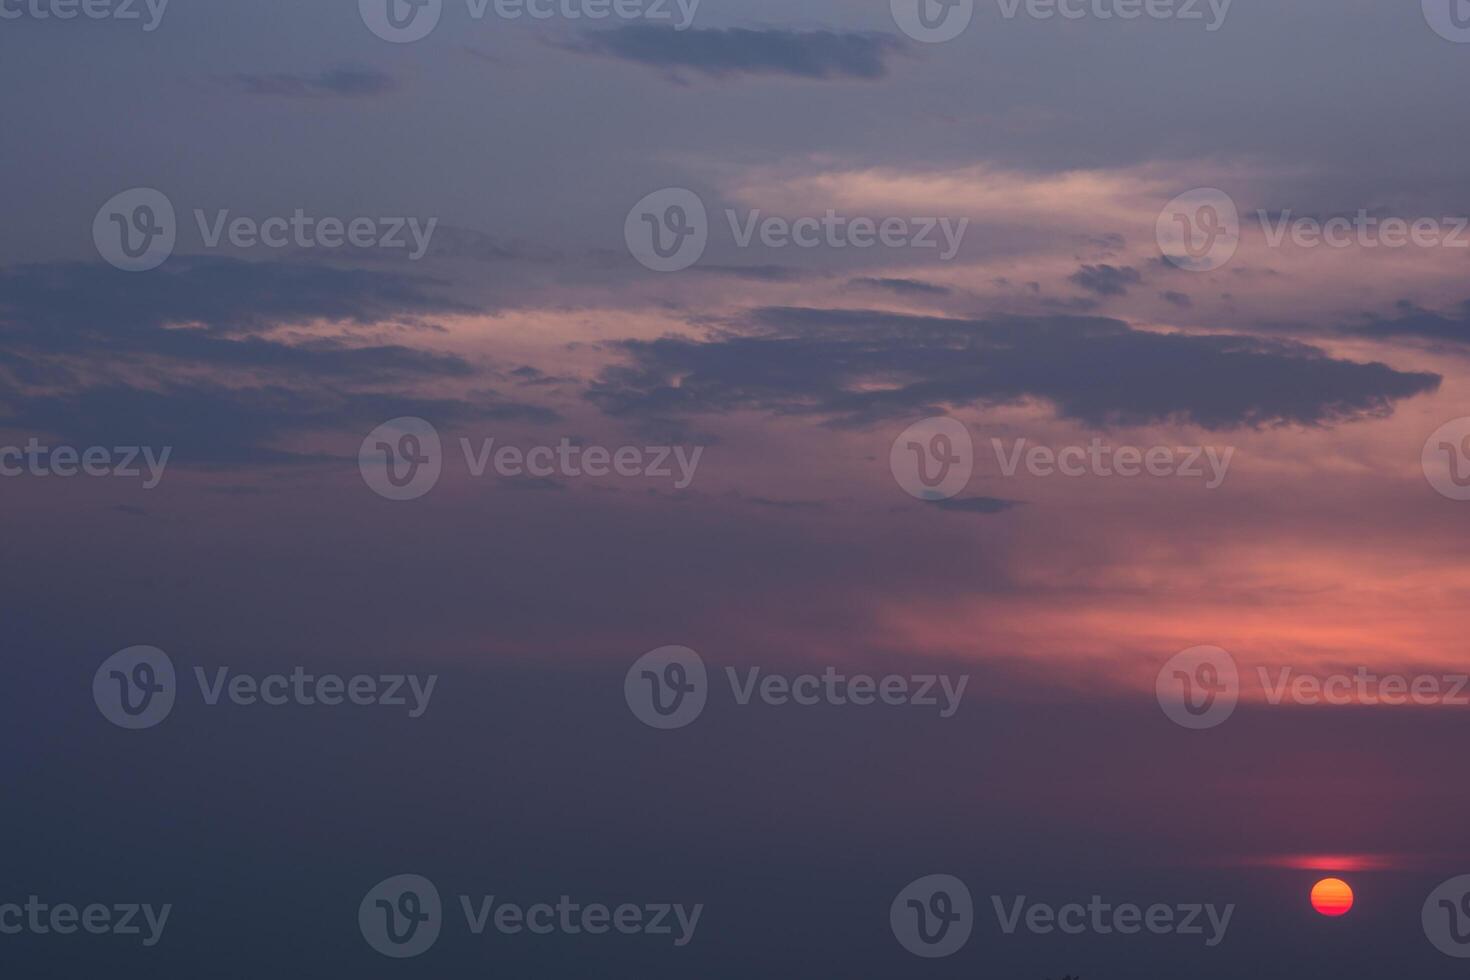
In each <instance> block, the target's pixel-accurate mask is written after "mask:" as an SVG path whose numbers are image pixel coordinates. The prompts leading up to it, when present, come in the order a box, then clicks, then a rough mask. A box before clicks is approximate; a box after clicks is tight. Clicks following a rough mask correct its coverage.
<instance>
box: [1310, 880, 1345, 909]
mask: <svg viewBox="0 0 1470 980" xmlns="http://www.w3.org/2000/svg"><path fill="white" fill-rule="evenodd" d="M1352 907H1353V890H1352V889H1351V888H1350V887H1348V883H1347V882H1345V881H1343V880H1342V879H1341V878H1323V879H1322V880H1321V881H1319V882H1317V883H1316V884H1315V885H1313V886H1312V908H1314V909H1316V910H1317V911H1318V912H1321V913H1322V914H1323V915H1330V916H1339V915H1346V914H1347V911H1348V909H1350V908H1352Z"/></svg>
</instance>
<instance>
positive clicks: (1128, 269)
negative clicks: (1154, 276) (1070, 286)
mask: <svg viewBox="0 0 1470 980" xmlns="http://www.w3.org/2000/svg"><path fill="white" fill-rule="evenodd" d="M1067 278H1068V280H1070V281H1071V282H1075V283H1076V284H1077V285H1079V286H1081V287H1082V288H1083V289H1087V290H1091V291H1092V292H1094V293H1097V294H1098V295H1099V296H1123V295H1125V294H1126V293H1127V292H1128V287H1129V286H1136V285H1138V284H1139V283H1141V282H1143V276H1141V275H1139V274H1138V270H1137V269H1135V268H1133V267H1132V266H1128V265H1125V266H1123V267H1122V268H1119V267H1117V266H1112V265H1084V266H1083V267H1082V268H1080V269H1078V270H1077V271H1076V272H1074V273H1072V274H1071V275H1070V276H1068V277H1067Z"/></svg>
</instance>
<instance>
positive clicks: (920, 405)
mask: <svg viewBox="0 0 1470 980" xmlns="http://www.w3.org/2000/svg"><path fill="white" fill-rule="evenodd" d="M621 347H622V349H623V350H624V352H625V353H626V355H627V356H628V358H629V363H627V364H623V365H618V366H614V367H610V368H607V369H605V370H604V371H603V373H602V374H601V375H600V376H599V377H598V378H597V379H596V381H595V382H594V383H593V384H592V385H591V386H590V388H589V391H588V397H589V398H591V399H592V400H593V401H594V402H595V403H596V404H598V405H599V406H600V407H602V408H603V410H604V411H606V412H609V413H611V414H613V415H636V416H645V417H647V416H652V417H666V416H670V415H677V414H693V413H700V412H726V411H733V410H740V409H755V410H763V411H768V412H774V413H778V414H792V415H811V416H820V417H825V418H826V419H828V420H830V421H831V422H832V423H833V424H839V425H856V426H861V425H870V424H873V423H876V422H879V421H883V420H895V419H901V418H910V417H913V416H914V415H916V414H922V413H928V414H936V413H938V412H940V411H942V410H943V409H944V407H945V406H951V407H959V406H967V405H979V406H985V405H999V404H1010V403H1016V402H1020V401H1022V400H1025V399H1041V400H1044V401H1046V402H1049V403H1050V404H1051V405H1052V406H1053V408H1054V410H1055V411H1056V413H1057V414H1058V415H1059V416H1061V417H1064V418H1068V419H1073V420H1076V421H1079V422H1083V423H1085V424H1087V425H1090V426H1095V427H1107V426H1112V425H1143V424H1151V423H1159V422H1175V423H1187V424H1194V425H1198V426H1201V427H1204V428H1206V429H1228V428H1235V427H1262V426H1272V425H1280V424H1297V425H1309V426H1310V425H1324V424H1329V423H1335V422H1346V421H1352V420H1355V419H1360V418H1367V417H1378V416H1384V415H1387V414H1390V413H1391V411H1392V408H1393V403H1394V402H1395V401H1397V400H1399V399H1403V398H1408V397H1410V396H1413V395H1417V394H1421V393H1424V392H1429V391H1433V390H1435V389H1436V388H1437V387H1438V386H1439V383H1440V380H1441V379H1440V378H1439V376H1438V375H1434V374H1427V373H1420V372H1403V371H1397V370H1395V369H1393V368H1391V367H1389V366H1387V365H1385V364H1380V363H1359V362H1354V361H1347V360H1340V359H1335V358H1332V357H1329V356H1327V355H1326V354H1325V353H1324V352H1323V351H1322V350H1320V349H1318V348H1315V347H1311V346H1308V345H1306V344H1301V343H1297V342H1293V341H1285V340H1277V339H1265V338H1258V337H1248V336H1236V335H1195V334H1182V333H1154V332H1148V331H1142V330H1136V329H1134V328H1132V327H1130V326H1129V325H1128V324H1126V323H1123V322H1122V321H1119V320H1114V319H1110V318H1106V317H1086V316H1072V315H1063V314H1058V315H1054V316H1049V317H1045V316H1042V317H1031V316H1005V317H995V318H990V319H951V318H943V317H923V316H907V315H901V314H896V313H890V312H886V311H881V310H833V309H810V308H794V307H767V308H763V309H758V310H755V311H753V312H752V313H751V314H750V315H749V317H748V320H747V321H746V322H745V323H744V324H742V325H740V326H737V327H735V328H726V329H723V330H720V331H718V332H715V333H712V334H710V335H709V336H708V337H706V338H705V339H694V338H687V337H664V338H660V339H656V340H629V341H624V342H623V343H622V345H621Z"/></svg>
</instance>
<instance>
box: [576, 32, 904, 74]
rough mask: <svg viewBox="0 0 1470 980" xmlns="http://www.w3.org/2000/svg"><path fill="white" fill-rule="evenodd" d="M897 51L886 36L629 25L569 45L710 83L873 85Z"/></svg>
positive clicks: (595, 34)
mask: <svg viewBox="0 0 1470 980" xmlns="http://www.w3.org/2000/svg"><path fill="white" fill-rule="evenodd" d="M900 47H901V44H900V42H899V41H898V40H897V39H896V38H893V37H890V36H888V35H885V34H868V33H850V32H848V33H838V32H834V31H786V30H777V29H758V30H751V29H747V28H710V29H704V30H700V29H694V30H682V31H681V30H675V29H674V28H672V27H655V26H653V25H649V24H630V25H627V26H625V27H618V28H614V29H613V30H608V31H598V32H595V33H590V34H586V35H583V37H582V39H581V40H579V41H577V42H574V43H573V44H570V45H568V48H569V49H570V50H573V51H576V52H578V53H581V54H593V55H603V56H606V57H611V58H619V59H622V60H624V61H632V62H636V63H638V64H642V65H652V66H656V67H660V68H685V69H689V70H691V71H696V72H699V73H701V74H704V75H709V76H712V77H715V78H727V77H731V76H736V75H790V76H794V77H797V78H814V79H828V78H856V79H863V80H872V79H876V78H882V77H883V76H884V75H885V74H886V73H887V67H886V65H885V64H884V58H885V57H886V56H887V55H888V54H889V53H891V52H893V51H896V50H898V49H899V48H900Z"/></svg>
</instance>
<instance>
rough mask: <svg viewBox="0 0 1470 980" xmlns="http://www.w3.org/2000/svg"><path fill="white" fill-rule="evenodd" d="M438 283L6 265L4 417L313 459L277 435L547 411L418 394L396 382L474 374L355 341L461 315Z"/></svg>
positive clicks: (202, 267) (246, 457)
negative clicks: (362, 329) (359, 331)
mask: <svg viewBox="0 0 1470 980" xmlns="http://www.w3.org/2000/svg"><path fill="white" fill-rule="evenodd" d="M434 285H435V283H434V282H432V281H431V280H427V279H422V278H416V277H411V276H406V275H400V274H394V273H383V272H372V273H368V272H364V271H361V270H353V269H339V268H335V267H330V266H323V265H315V264H299V263H289V262H267V263H252V262H242V261H238V260H235V259H220V258H207V259H200V258H187V257H184V258H175V259H173V260H170V262H169V263H168V264H166V265H165V266H163V267H161V268H160V269H157V270H154V271H152V272H148V273H146V274H138V275H130V274H128V273H124V272H119V271H117V270H114V269H111V268H109V267H106V266H101V265H95V264H91V265H89V264H83V263H60V264H50V265H28V266H21V267H19V268H15V269H10V270H4V271H3V272H0V345H3V347H4V350H5V355H4V356H3V358H0V419H3V424H4V425H5V426H6V427H7V428H11V429H18V430H22V431H32V432H45V433H50V434H56V435H60V436H62V437H64V438H66V439H68V440H70V441H73V442H76V443H80V444H86V445H142V444H147V445H169V446H173V447H175V449H176V450H177V454H176V459H177V462H179V463H181V464H187V463H191V462H231V463H250V462H276V461H284V460H302V459H311V458H320V457H315V456H311V455H310V454H302V453H297V452H293V451H284V450H280V449H277V448H274V446H273V445H272V444H273V443H275V442H276V441H278V440H280V439H282V438H283V437H285V436H287V435H289V434H292V433H301V432H317V431H322V430H340V429H343V428H347V429H356V428H362V427H364V426H367V427H368V428H370V427H371V426H372V425H376V424H378V423H380V422H382V421H383V420H384V419H387V418H393V417H395V416H398V415H422V416H424V417H426V418H433V419H437V420H440V421H443V422H450V423H452V422H454V421H457V420H466V419H518V420H526V421H549V420H553V419H555V418H556V417H557V416H556V414H555V413H554V412H551V411H549V410H546V409H544V408H540V407H537V406H534V405H529V404H522V403H519V402H514V401H509V400H506V399H503V398H501V397H500V396H499V395H498V394H496V393H494V392H491V391H480V392H473V393H471V394H469V395H466V396H463V397H433V398H425V397H421V396H417V395H413V394H405V393H401V392H400V391H397V390H395V389H406V388H412V387H414V386H423V385H442V384H443V383H445V382H447V381H455V382H460V383H463V382H465V381H467V380H470V379H473V378H474V377H475V376H476V375H477V373H479V372H478V369H477V368H476V367H474V366H473V365H471V364H470V363H469V362H467V361H466V360H465V359H464V358H462V357H459V356H457V355H452V354H444V353H439V352H436V351H428V350H421V349H417V348H414V347H410V346H406V345H403V344H383V343H372V342H367V343H365V342H363V341H362V340H361V339H359V338H358V337H356V336H354V335H353V332H352V330H351V329H350V328H352V327H353V326H368V327H372V328H373V330H374V331H380V330H381V329H382V327H383V326H384V325H385V324H386V325H392V324H394V323H407V324H409V325H417V324H418V322H419V318H421V317H423V316H426V315H432V314H436V313H461V312H467V309H468V308H465V307H461V306H460V305H459V304H457V303H454V302H451V301H448V300H445V299H442V298H440V297H438V296H437V295H435V293H434V292H432V290H431V287H432V286H434ZM322 324H326V325H327V326H326V327H325V328H323V327H322V326H321V325H322ZM283 327H298V328H301V329H297V330H293V331H291V332H290V333H289V334H287V333H286V332H285V331H283V330H281V328H283ZM313 327H315V328H316V329H315V330H309V329H308V328H313ZM344 328H346V329H344ZM322 329H328V330H332V331H334V333H333V334H328V335H323V334H322V333H321V330H322ZM363 431H366V429H365V428H364V429H363Z"/></svg>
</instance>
